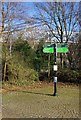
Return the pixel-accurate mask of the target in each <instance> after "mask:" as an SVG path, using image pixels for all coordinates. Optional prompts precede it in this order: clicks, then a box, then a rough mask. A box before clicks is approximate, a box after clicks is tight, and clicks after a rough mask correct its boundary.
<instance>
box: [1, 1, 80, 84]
mask: <svg viewBox="0 0 81 120" xmlns="http://www.w3.org/2000/svg"><path fill="white" fill-rule="evenodd" d="M23 5H24V4H23ZM35 5H36V8H37V11H36V12H38V13H39V12H40V11H41V10H42V12H41V14H35V15H34V16H33V17H31V16H28V11H27V12H25V11H26V10H24V9H23V7H22V4H20V3H4V2H2V11H1V14H2V21H1V24H2V29H1V33H0V34H1V37H2V39H3V41H2V80H3V82H5V81H7V82H9V83H10V84H17V85H19V84H21V85H22V84H27V83H28V82H30V83H31V82H33V81H37V80H39V79H40V80H43V79H46V80H48V79H49V78H50V80H53V65H54V55H53V54H44V53H43V51H42V50H43V46H44V45H45V41H46V40H47V39H49V40H48V41H49V42H51V41H50V40H51V39H52V38H54V39H55V40H56V41H55V42H59V43H63V42H64V39H65V42H66V43H68V45H69V52H68V53H67V54H58V56H57V58H58V59H60V60H57V64H58V68H59V69H58V80H59V81H63V82H65V81H66V82H73V81H78V82H79V81H80V80H81V73H80V69H81V65H80V62H81V55H80V53H81V52H80V51H81V43H80V40H77V39H76V40H75V42H74V39H73V41H72V37H74V36H73V35H72V34H73V32H74V31H77V28H78V27H77V26H78V24H79V23H78V7H77V6H78V3H68V5H67V4H66V3H59V2H58V3H53V4H52V3H44V4H42V3H39V4H38V5H37V4H35ZM17 8H18V9H17ZM38 8H39V9H38ZM69 8H71V9H69ZM75 8H77V11H76V9H75ZM75 11H76V12H75ZM15 13H16V14H15ZM43 13H45V14H43ZM75 13H76V14H75ZM36 15H39V16H36ZM26 16H27V17H26ZM72 21H73V22H72ZM15 23H16V24H15ZM27 25H28V26H31V27H28V28H26V27H25V26H27ZM36 25H37V26H36ZM44 25H45V26H47V28H46V27H45V26H44ZM41 26H43V30H44V32H43V34H42V36H40V34H39V33H41V32H42V27H41ZM35 28H36V29H39V31H37V33H36V32H35V34H36V37H35V35H34V31H35ZM45 30H47V32H49V36H48V35H47V34H46V32H45ZM28 32H29V33H30V32H31V35H30V34H29V36H26V33H27V34H28ZM37 36H38V37H37ZM80 37H81V35H80V36H79V35H78V38H80ZM12 38H13V39H12ZM31 40H32V41H33V44H32V45H31V46H30V44H29V41H31ZM36 40H39V42H37V43H35V42H36ZM69 40H70V41H69ZM34 41H35V42H34ZM69 42H72V44H71V43H69ZM49 44H50V43H49Z"/></svg>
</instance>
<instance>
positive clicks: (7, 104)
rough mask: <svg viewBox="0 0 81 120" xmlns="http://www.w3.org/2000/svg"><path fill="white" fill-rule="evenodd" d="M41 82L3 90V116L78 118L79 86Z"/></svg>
mask: <svg viewBox="0 0 81 120" xmlns="http://www.w3.org/2000/svg"><path fill="white" fill-rule="evenodd" d="M53 91H54V90H53V83H44V82H40V83H37V84H34V85H31V86H27V87H23V88H21V87H15V86H12V87H5V88H4V89H3V90H2V118H78V117H79V86H76V85H68V84H63V83H58V84H57V93H58V95H57V96H53Z"/></svg>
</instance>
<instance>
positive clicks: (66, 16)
mask: <svg viewBox="0 0 81 120" xmlns="http://www.w3.org/2000/svg"><path fill="white" fill-rule="evenodd" d="M78 4H79V3H74V2H68V3H66V2H46V3H37V4H36V8H37V10H38V13H39V15H38V16H37V17H35V18H36V20H37V22H38V21H39V23H40V24H41V23H42V24H43V25H46V26H48V29H49V30H50V32H51V33H52V37H54V39H55V42H60V43H63V42H64V41H65V42H68V41H69V40H71V37H72V34H73V32H75V31H77V30H78V27H77V25H78ZM60 59H61V66H62V54H60Z"/></svg>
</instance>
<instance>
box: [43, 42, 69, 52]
mask: <svg viewBox="0 0 81 120" xmlns="http://www.w3.org/2000/svg"><path fill="white" fill-rule="evenodd" d="M56 46H57V47H56V52H58V53H67V52H68V44H66V43H59V44H56ZM43 52H44V53H54V47H53V44H50V45H47V46H45V47H44V48H43Z"/></svg>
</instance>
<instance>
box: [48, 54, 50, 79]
mask: <svg viewBox="0 0 81 120" xmlns="http://www.w3.org/2000/svg"><path fill="white" fill-rule="evenodd" d="M48 79H49V81H50V54H49V55H48Z"/></svg>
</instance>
